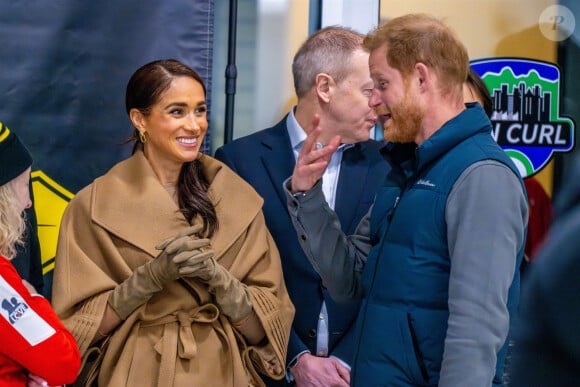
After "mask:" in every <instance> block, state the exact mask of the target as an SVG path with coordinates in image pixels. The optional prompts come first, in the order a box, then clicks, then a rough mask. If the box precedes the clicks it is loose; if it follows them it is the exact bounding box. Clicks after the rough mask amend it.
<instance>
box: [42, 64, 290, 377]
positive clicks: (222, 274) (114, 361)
mask: <svg viewBox="0 0 580 387" xmlns="http://www.w3.org/2000/svg"><path fill="white" fill-rule="evenodd" d="M205 97H206V91H205V86H204V84H203V81H202V79H201V78H200V76H199V75H198V74H197V73H196V72H195V71H194V70H192V69H191V68H189V67H188V66H186V65H184V64H183V63H181V62H178V61H176V60H159V61H155V62H151V63H148V64H146V65H144V66H143V67H141V68H139V69H138V70H137V71H136V72H135V73H134V74H133V76H132V77H131V79H130V80H129V83H128V85H127V90H126V98H125V101H126V110H127V113H128V115H129V118H130V119H131V122H132V124H133V126H134V128H135V130H134V133H133V136H132V141H134V142H135V145H134V147H133V154H132V156H131V157H129V158H128V159H126V160H124V161H121V162H120V163H118V164H117V165H115V166H114V167H113V168H112V169H111V170H110V171H109V172H107V173H106V174H105V175H103V176H101V177H99V178H97V179H96V180H95V181H94V182H93V183H92V184H90V185H89V186H88V187H86V188H84V189H83V190H81V191H80V192H79V193H78V194H77V195H76V197H75V198H74V199H73V200H72V201H71V202H70V204H69V206H68V207H67V209H66V211H65V214H64V216H63V220H62V224H61V230H60V235H59V241H58V249H57V255H56V267H55V276H54V289H53V303H54V305H55V309H56V310H57V312H58V313H59V315H60V316H61V318H62V319H63V321H64V322H65V324H66V326H67V327H69V329H70V330H71V332H72V333H73V334H74V335H75V337H76V339H77V341H78V343H79V347H80V350H81V353H83V354H86V353H87V351H88V350H89V348H90V347H91V346H94V345H98V344H99V343H100V342H101V341H103V340H104V339H105V338H107V340H106V341H104V342H106V343H107V345H106V347H105V348H104V349H103V351H104V352H103V353H104V356H103V357H102V364H101V365H100V370H99V373H98V385H102V386H210V385H211V386H244V385H245V386H248V385H262V384H263V382H262V380H261V378H260V376H259V375H258V373H262V374H264V375H268V376H269V377H273V378H277V379H280V378H282V377H283V376H284V364H285V354H286V344H287V340H288V336H289V332H290V325H291V322H292V318H293V315H294V308H293V306H292V304H291V302H290V300H289V298H288V294H287V292H286V288H285V285H284V280H283V277H282V270H281V264H280V258H279V254H278V250H277V249H276V246H275V245H274V242H273V240H272V238H271V236H270V234H269V232H268V230H267V228H266V225H265V222H264V217H263V214H262V210H261V207H262V199H261V198H260V197H259V196H258V195H257V194H256V193H255V191H254V190H253V189H252V188H251V187H250V186H249V185H248V184H246V183H245V182H244V181H243V180H242V179H241V178H239V177H238V176H237V175H235V174H234V173H233V172H232V171H231V170H230V169H228V168H227V167H226V166H225V165H224V164H222V163H221V162H218V161H217V160H214V159H213V158H211V157H209V156H207V155H204V154H202V153H201V152H200V146H201V143H202V141H203V138H204V135H205V133H206V131H207V126H208V124H207V118H206V111H207V106H206V100H205Z"/></svg>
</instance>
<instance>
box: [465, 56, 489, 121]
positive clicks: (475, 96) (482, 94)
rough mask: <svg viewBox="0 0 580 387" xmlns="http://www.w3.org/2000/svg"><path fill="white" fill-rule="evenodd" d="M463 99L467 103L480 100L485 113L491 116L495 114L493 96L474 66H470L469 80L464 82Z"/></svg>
mask: <svg viewBox="0 0 580 387" xmlns="http://www.w3.org/2000/svg"><path fill="white" fill-rule="evenodd" d="M463 99H464V101H465V102H466V103H468V102H479V104H480V105H481V107H482V108H483V110H484V111H485V114H487V116H488V117H489V118H491V115H492V114H493V98H492V96H491V94H490V93H489V90H488V88H487V86H486V84H485V82H483V79H481V77H480V76H479V74H478V73H477V72H476V71H475V70H474V69H473V68H472V67H469V71H468V72H467V80H466V81H465V83H464V84H463Z"/></svg>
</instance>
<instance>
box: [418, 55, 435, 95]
mask: <svg viewBox="0 0 580 387" xmlns="http://www.w3.org/2000/svg"><path fill="white" fill-rule="evenodd" d="M415 76H416V77H417V81H418V84H419V91H420V92H425V91H427V89H429V88H430V87H432V82H433V78H432V74H431V71H429V67H427V66H426V65H425V64H424V63H421V62H418V63H417V64H415Z"/></svg>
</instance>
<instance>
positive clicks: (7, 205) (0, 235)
mask: <svg viewBox="0 0 580 387" xmlns="http://www.w3.org/2000/svg"><path fill="white" fill-rule="evenodd" d="M15 184H16V179H12V180H10V181H9V182H8V183H6V184H4V185H2V186H0V254H1V255H3V256H4V257H6V258H7V259H12V258H14V256H16V246H18V245H23V244H24V242H23V240H22V238H23V236H24V231H25V229H26V219H25V217H24V216H25V215H24V214H25V212H24V211H21V208H20V204H19V202H18V196H17V194H16V187H15Z"/></svg>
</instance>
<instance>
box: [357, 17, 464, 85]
mask: <svg viewBox="0 0 580 387" xmlns="http://www.w3.org/2000/svg"><path fill="white" fill-rule="evenodd" d="M363 44H364V47H365V49H367V50H368V51H373V50H375V49H377V48H380V47H382V46H384V45H386V46H387V49H388V51H387V60H388V61H389V65H390V66H391V67H393V68H395V69H397V70H398V71H399V72H400V73H401V74H402V75H403V77H404V78H406V76H408V75H409V74H410V73H411V72H412V71H413V69H414V67H415V64H417V63H423V64H425V65H426V66H427V67H429V68H430V69H432V71H434V72H435V74H437V76H438V77H439V79H440V80H441V82H440V83H441V85H442V91H443V92H444V93H449V92H451V91H452V90H454V89H458V88H459V89H458V90H461V87H462V86H463V82H465V80H466V79H467V72H468V70H469V57H468V55H467V49H466V48H465V46H464V45H463V43H461V41H460V40H459V39H458V38H457V36H456V35H455V34H454V33H453V31H451V29H450V28H449V27H447V26H446V25H445V24H444V23H443V22H442V21H440V20H438V19H436V18H434V17H432V16H429V15H426V14H409V15H405V16H401V17H398V18H395V19H392V20H390V21H388V22H386V23H384V24H381V25H380V26H378V27H377V28H376V29H375V30H374V31H372V32H370V33H369V34H368V35H367V36H366V37H365V39H364V42H363Z"/></svg>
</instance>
